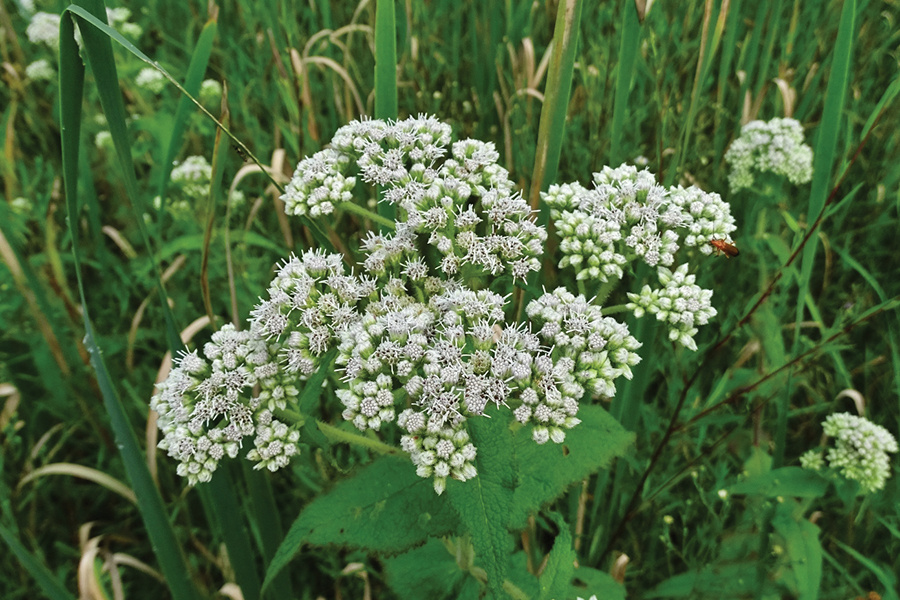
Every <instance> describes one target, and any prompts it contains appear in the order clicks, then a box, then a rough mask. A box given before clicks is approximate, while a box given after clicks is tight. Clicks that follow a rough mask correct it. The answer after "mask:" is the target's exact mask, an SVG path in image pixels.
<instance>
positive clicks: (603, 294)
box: [593, 278, 621, 314]
mask: <svg viewBox="0 0 900 600" xmlns="http://www.w3.org/2000/svg"><path fill="white" fill-rule="evenodd" d="M620 281H621V279H612V278H610V279H607V280H606V281H604V282H603V283H602V284H601V285H600V289H598V290H597V294H596V295H595V296H594V300H593V302H594V303H595V304H597V305H598V306H603V303H604V302H606V299H607V298H609V295H610V294H611V293H612V291H613V290H614V289H616V286H617V285H619V282H620ZM603 312H604V314H605V313H606V310H604V311H603Z"/></svg>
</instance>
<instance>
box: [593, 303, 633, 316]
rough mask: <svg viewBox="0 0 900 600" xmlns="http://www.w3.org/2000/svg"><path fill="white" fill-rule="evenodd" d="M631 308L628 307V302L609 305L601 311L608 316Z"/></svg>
mask: <svg viewBox="0 0 900 600" xmlns="http://www.w3.org/2000/svg"><path fill="white" fill-rule="evenodd" d="M630 310H631V309H630V308H628V305H627V304H616V305H615V306H607V307H606V308H604V309H602V310H601V311H600V312H601V313H602V314H603V316H604V317H607V316H609V315H614V314H616V313H620V312H628V311H630Z"/></svg>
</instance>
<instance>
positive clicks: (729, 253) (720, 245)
mask: <svg viewBox="0 0 900 600" xmlns="http://www.w3.org/2000/svg"><path fill="white" fill-rule="evenodd" d="M709 243H710V245H712V247H713V248H715V249H716V255H717V256H718V255H719V254H720V253H721V254H724V255H725V256H726V257H727V258H731V257H733V256H737V255H738V254H740V251H738V249H737V246H734V245H733V244H729V243H728V242H726V241H725V240H709Z"/></svg>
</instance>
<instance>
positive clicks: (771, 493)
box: [728, 467, 828, 498]
mask: <svg viewBox="0 0 900 600" xmlns="http://www.w3.org/2000/svg"><path fill="white" fill-rule="evenodd" d="M826 489H828V480H827V479H825V478H823V477H822V476H821V475H819V474H818V473H817V472H816V471H810V470H809V469H802V468H800V467H782V468H780V469H775V470H774V471H769V472H768V473H763V474H762V475H757V476H755V477H751V478H750V479H747V480H746V481H742V482H740V483H738V484H735V485H733V486H731V487H730V488H728V491H729V493H731V494H758V495H761V496H766V497H768V498H773V497H775V496H792V497H795V498H818V497H820V496H822V495H824V494H825V490H826Z"/></svg>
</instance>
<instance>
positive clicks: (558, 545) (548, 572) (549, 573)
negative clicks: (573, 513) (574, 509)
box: [539, 514, 576, 600]
mask: <svg viewBox="0 0 900 600" xmlns="http://www.w3.org/2000/svg"><path fill="white" fill-rule="evenodd" d="M551 518H552V519H553V521H554V522H555V523H556V526H557V527H559V533H558V534H557V535H556V540H555V541H554V542H553V549H552V550H551V551H550V556H549V557H548V558H547V566H546V567H545V568H544V572H543V573H542V574H541V578H540V589H541V592H540V593H541V595H540V596H539V597H540V599H541V600H553V599H554V598H563V597H564V596H565V594H566V592H568V591H569V587H570V586H571V585H572V576H573V575H574V574H575V558H576V556H575V550H574V549H573V548H572V533H571V532H570V531H569V525H568V524H567V523H566V522H565V520H564V519H563V518H562V517H561V516H559V515H557V514H554V515H551Z"/></svg>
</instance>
